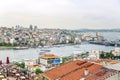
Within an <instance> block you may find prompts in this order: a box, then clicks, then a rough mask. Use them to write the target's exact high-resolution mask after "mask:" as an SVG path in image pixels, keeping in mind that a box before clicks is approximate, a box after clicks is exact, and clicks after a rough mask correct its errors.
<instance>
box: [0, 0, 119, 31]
mask: <svg viewBox="0 0 120 80" xmlns="http://www.w3.org/2000/svg"><path fill="white" fill-rule="evenodd" d="M119 14H120V1H119V0H10V1H8V0H1V1H0V23H1V25H8V26H14V25H16V24H21V25H23V26H28V25H29V24H37V25H38V26H40V27H41V28H44V27H46V28H47V27H48V28H68V29H76V28H104V27H106V26H108V27H109V26H110V27H109V28H114V27H120V16H119ZM63 26H66V27H63ZM113 26H114V27H113Z"/></svg>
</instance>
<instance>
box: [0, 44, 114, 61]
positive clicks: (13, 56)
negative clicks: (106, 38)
mask: <svg viewBox="0 0 120 80" xmlns="http://www.w3.org/2000/svg"><path fill="white" fill-rule="evenodd" d="M46 49H47V50H51V51H50V52H48V53H52V54H56V55H58V56H69V55H71V54H72V53H74V51H82V52H84V51H92V50H100V51H110V50H113V49H115V47H113V46H103V45H94V44H81V45H67V46H64V47H52V48H46ZM40 50H41V49H40V48H29V49H25V50H0V60H2V61H3V62H5V61H6V57H7V56H9V58H10V60H11V61H21V60H23V59H37V58H38V57H39V52H40Z"/></svg>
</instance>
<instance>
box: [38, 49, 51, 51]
mask: <svg viewBox="0 0 120 80" xmlns="http://www.w3.org/2000/svg"><path fill="white" fill-rule="evenodd" d="M40 51H41V52H43V51H44V52H50V51H51V50H49V49H41V50H40Z"/></svg>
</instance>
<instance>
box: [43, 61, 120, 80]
mask: <svg viewBox="0 0 120 80" xmlns="http://www.w3.org/2000/svg"><path fill="white" fill-rule="evenodd" d="M42 79H43V80H113V79H114V80H119V79H120V78H119V73H118V71H116V70H111V69H108V68H105V67H103V66H102V65H99V64H96V63H92V62H89V61H86V60H76V61H70V62H68V63H65V64H63V65H61V66H59V67H56V68H53V69H51V70H48V71H46V72H44V73H43V74H42Z"/></svg>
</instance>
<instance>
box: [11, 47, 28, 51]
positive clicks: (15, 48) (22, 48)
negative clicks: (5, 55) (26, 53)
mask: <svg viewBox="0 0 120 80" xmlns="http://www.w3.org/2000/svg"><path fill="white" fill-rule="evenodd" d="M13 49H14V50H24V49H28V47H21V46H18V47H14V48H13Z"/></svg>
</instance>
